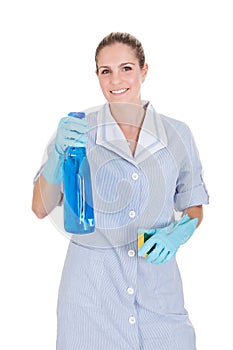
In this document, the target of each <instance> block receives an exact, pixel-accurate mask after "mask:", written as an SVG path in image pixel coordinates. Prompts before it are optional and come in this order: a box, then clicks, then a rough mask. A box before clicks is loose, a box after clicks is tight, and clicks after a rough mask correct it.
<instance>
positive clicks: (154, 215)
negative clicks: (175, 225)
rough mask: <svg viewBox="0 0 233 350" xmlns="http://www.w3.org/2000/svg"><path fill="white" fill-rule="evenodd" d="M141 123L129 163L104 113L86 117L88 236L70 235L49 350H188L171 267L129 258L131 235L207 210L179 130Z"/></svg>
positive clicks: (148, 120) (188, 141)
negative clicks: (91, 227)
mask: <svg viewBox="0 0 233 350" xmlns="http://www.w3.org/2000/svg"><path fill="white" fill-rule="evenodd" d="M145 108H146V115H145V118H144V122H143V125H142V128H141V131H140V135H139V140H138V144H137V148H136V151H135V154H134V156H132V154H131V151H130V148H129V145H128V143H127V140H126V139H125V137H124V135H123V133H122V131H121V129H120V128H119V126H118V125H117V123H116V122H115V120H114V118H113V117H112V115H111V113H110V109H109V105H108V104H105V105H103V106H99V107H97V108H94V109H91V110H88V111H86V118H87V121H88V124H89V128H90V131H89V133H88V142H87V145H86V147H87V156H88V160H89V163H90V168H91V174H92V187H93V201H94V211H95V222H96V229H95V232H93V233H91V234H85V235H73V236H72V238H71V242H70V244H69V249H68V252H67V256H66V260H65V264H64V269H63V273H62V279H61V284H60V289H59V298H58V308H57V316H58V329H57V350H77V349H80V350H105V349H106V350H119V349H121V350H131V349H132V350H139V349H143V350H194V349H196V346H195V332H194V329H193V326H192V324H191V322H190V320H189V317H188V313H187V311H186V310H185V308H184V300H183V290H182V281H181V277H180V273H179V268H178V266H177V263H176V258H175V257H174V258H172V259H171V260H170V261H168V262H167V263H165V264H162V265H156V264H151V263H148V262H146V261H145V259H144V258H142V257H138V255H137V236H138V234H137V230H138V229H139V228H146V229H149V228H155V227H163V226H166V225H168V224H169V223H170V222H171V221H172V220H174V211H183V210H184V209H186V208H188V207H191V206H197V205H201V204H207V203H208V193H207V191H206V188H205V184H204V182H203V179H202V166H201V163H200V160H199V155H198V151H197V148H196V146H195V142H194V139H193V136H192V134H191V132H190V129H189V128H188V126H187V125H186V124H185V123H183V122H181V121H178V120H175V119H171V118H168V117H166V116H163V115H160V114H158V113H156V111H155V110H154V108H153V106H152V105H151V104H150V103H149V102H145Z"/></svg>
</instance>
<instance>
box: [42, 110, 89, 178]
mask: <svg viewBox="0 0 233 350" xmlns="http://www.w3.org/2000/svg"><path fill="white" fill-rule="evenodd" d="M84 117H85V114H84V113H76V112H71V113H69V114H68V117H65V118H62V119H61V120H60V122H59V125H58V128H57V133H56V138H55V142H54V146H53V151H52V153H51V154H50V155H49V158H48V160H47V162H46V164H45V166H44V169H43V171H42V173H43V176H44V177H45V179H46V180H47V181H48V182H49V183H51V184H54V185H55V184H60V183H61V182H62V179H63V163H64V156H65V151H66V149H67V147H69V146H73V147H83V146H84V145H85V143H86V142H87V136H86V133H87V132H88V128H87V122H86V121H85V120H84V119H83V118H84Z"/></svg>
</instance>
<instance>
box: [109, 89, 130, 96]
mask: <svg viewBox="0 0 233 350" xmlns="http://www.w3.org/2000/svg"><path fill="white" fill-rule="evenodd" d="M127 90H128V89H119V90H111V93H112V94H116V95H117V94H118V95H119V94H122V93H123V92H125V91H127Z"/></svg>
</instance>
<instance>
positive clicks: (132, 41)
mask: <svg viewBox="0 0 233 350" xmlns="http://www.w3.org/2000/svg"><path fill="white" fill-rule="evenodd" d="M115 43H122V44H125V45H128V46H130V47H131V48H132V49H133V50H134V51H135V54H136V57H137V59H138V63H139V66H140V68H143V67H144V65H145V54H144V50H143V47H142V44H141V42H140V41H139V40H138V39H137V38H135V37H134V36H133V35H131V34H129V33H121V32H112V33H110V34H109V35H107V36H106V37H105V38H103V40H101V42H100V43H99V45H98V46H97V48H96V51H95V63H96V70H97V71H98V65H97V61H98V55H99V53H100V51H101V50H102V49H103V48H104V47H106V46H109V45H112V44H115Z"/></svg>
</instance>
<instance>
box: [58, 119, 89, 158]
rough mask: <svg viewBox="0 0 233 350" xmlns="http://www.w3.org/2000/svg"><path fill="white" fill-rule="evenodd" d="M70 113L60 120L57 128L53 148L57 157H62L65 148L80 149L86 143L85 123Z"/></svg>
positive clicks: (86, 129)
mask: <svg viewBox="0 0 233 350" xmlns="http://www.w3.org/2000/svg"><path fill="white" fill-rule="evenodd" d="M74 115H75V113H74V112H73V113H72V112H71V113H70V114H69V116H68V117H65V118H62V119H61V120H60V122H59V125H58V128H57V134H56V138H55V144H54V148H55V151H56V152H57V153H58V154H59V155H62V156H63V155H64V153H65V151H66V149H67V147H69V146H73V147H82V146H84V144H85V143H86V142H87V136H86V133H87V132H88V127H87V122H86V120H85V119H80V118H77V117H75V116H74Z"/></svg>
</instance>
